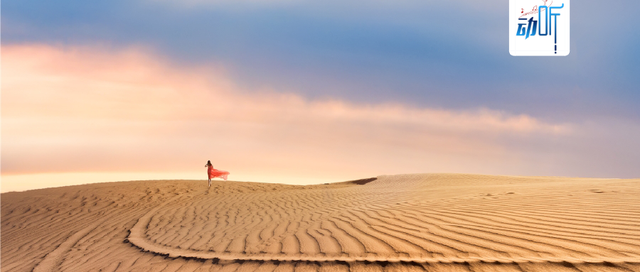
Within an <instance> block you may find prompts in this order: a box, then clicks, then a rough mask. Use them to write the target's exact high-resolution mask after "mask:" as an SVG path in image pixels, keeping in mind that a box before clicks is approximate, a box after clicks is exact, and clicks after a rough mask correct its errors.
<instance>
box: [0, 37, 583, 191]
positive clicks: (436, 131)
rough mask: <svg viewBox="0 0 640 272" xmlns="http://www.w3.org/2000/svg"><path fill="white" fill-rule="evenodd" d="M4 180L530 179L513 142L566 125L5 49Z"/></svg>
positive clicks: (109, 55)
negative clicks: (51, 175)
mask: <svg viewBox="0 0 640 272" xmlns="http://www.w3.org/2000/svg"><path fill="white" fill-rule="evenodd" d="M2 52H3V56H2V67H3V75H2V122H3V124H2V125H3V139H2V140H3V148H2V153H3V154H2V157H3V175H16V174H35V173H46V172H55V173H65V172H72V173H74V172H105V173H109V172H167V173H168V172H180V173H184V172H193V173H199V172H198V171H200V172H202V173H204V170H203V169H200V168H202V166H201V164H202V165H204V162H206V160H207V159H211V160H212V161H213V162H214V165H216V164H217V166H219V167H220V168H223V169H224V168H226V169H227V170H230V171H231V172H232V174H233V175H232V176H231V177H232V179H242V178H243V177H252V178H253V177H265V179H269V178H271V179H272V180H278V179H280V180H286V179H288V180H300V182H305V179H307V180H312V179H318V178H322V179H336V180H343V179H348V178H360V177H367V176H373V175H378V174H386V173H407V172H491V171H494V172H496V171H497V173H504V171H501V169H504V168H505V167H511V169H521V167H522V165H521V164H519V162H518V160H517V159H515V160H514V158H515V157H519V156H520V155H518V154H517V152H516V153H514V151H513V150H509V149H510V146H509V145H505V142H507V143H512V142H516V143H517V142H519V141H525V142H526V141H528V140H529V139H530V138H531V137H543V138H544V137H558V136H563V135H569V134H571V133H572V128H571V127H570V126H568V125H566V124H553V123H546V122H543V121H540V120H537V119H536V118H533V117H531V116H527V115H510V114H508V113H504V112H500V111H495V110H490V109H481V110H470V111H452V110H446V109H429V108H418V107H411V106H407V105H403V104H399V103H385V104H357V103H352V102H347V101H342V100H309V99H306V98H304V97H302V96H300V95H297V94H295V93H292V92H284V91H279V90H270V89H261V90H243V89H240V88H239V87H237V85H236V84H234V82H233V81H232V80H230V79H229V77H228V76H226V74H225V71H224V69H223V68H221V67H215V66H212V67H184V66H180V67H179V66H175V65H174V64H172V63H170V62H168V61H166V60H164V59H162V58H161V57H159V56H158V55H154V54H150V53H145V50H144V48H132V49H129V50H123V51H110V50H105V49H101V48H96V47H72V48H68V47H54V46H45V45H14V46H3V47H2Z"/></svg>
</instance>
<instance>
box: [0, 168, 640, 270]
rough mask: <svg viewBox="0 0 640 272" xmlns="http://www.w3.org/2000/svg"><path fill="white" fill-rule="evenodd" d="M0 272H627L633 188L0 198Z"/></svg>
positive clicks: (639, 210)
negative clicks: (0, 211)
mask: <svg viewBox="0 0 640 272" xmlns="http://www.w3.org/2000/svg"><path fill="white" fill-rule="evenodd" d="M1 227H2V271H640V180H638V179H636V180H628V179H627V180H623V179H578V178H557V177H512V176H485V175H462V174H414V175H394V176H379V177H377V178H375V179H374V178H372V179H366V180H361V181H357V182H343V183H335V184H329V185H313V186H293V185H280V184H263V183H248V182H232V181H229V182H224V181H218V182H214V183H213V185H212V187H211V188H207V187H206V181H136V182H118V183H102V184H92V185H82V186H70V187H62V188H53V189H43V190H34V191H28V192H20V193H5V194H2V226H1Z"/></svg>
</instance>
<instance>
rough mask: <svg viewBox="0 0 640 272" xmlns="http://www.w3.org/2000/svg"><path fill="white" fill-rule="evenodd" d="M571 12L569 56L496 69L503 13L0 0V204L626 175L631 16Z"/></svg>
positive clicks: (406, 2) (639, 132) (636, 6)
mask: <svg viewBox="0 0 640 272" xmlns="http://www.w3.org/2000/svg"><path fill="white" fill-rule="evenodd" d="M571 9H572V10H571V53H570V54H569V56H566V57H513V56H511V55H509V45H508V44H509V37H508V27H509V26H508V22H507V20H508V14H507V13H508V1H504V0H501V1H424V0H422V1H412V0H400V1H381V0H373V1H361V0H347V1H344V0H343V1H334V0H328V1H302V0H261V1H258V0H241V1H231V0H187V1H171V0H128V1H121V0H114V1H100V0H99V1H78V0H59V1H44V2H43V1H33V0H20V1H17V0H9V1H3V2H2V6H1V15H2V18H1V23H2V25H1V28H2V32H1V33H2V34H1V35H2V36H1V39H2V40H1V43H2V48H1V50H2V51H1V53H2V83H1V85H2V89H1V100H2V101H1V103H2V104H1V106H2V154H1V155H2V157H1V159H2V161H1V162H2V183H1V187H2V188H1V190H2V192H7V191H20V190H27V189H35V188H45V187H55V186H63V185H71V184H81V183H90V182H104V181H124V180H138V179H203V180H204V179H205V178H206V172H205V168H204V164H205V163H206V161H207V160H211V161H212V163H213V165H214V166H215V167H216V168H219V169H223V170H227V171H229V172H231V175H230V176H229V178H230V179H231V180H238V181H263V182H282V183H290V184H313V183H321V182H335V181H344V180H350V179H358V178H367V177H372V176H377V175H383V174H402V173H431V172H452V173H477V174H495V175H528V176H574V177H616V178H638V177H640V167H638V162H640V141H638V140H637V139H640V107H639V106H638V105H639V104H640V88H638V86H640V77H639V76H637V75H638V74H640V68H639V65H638V64H640V52H639V51H638V50H637V48H640V35H636V34H634V33H635V32H636V31H635V25H637V23H636V20H635V19H634V18H635V15H636V13H637V11H638V10H640V2H637V1H614V2H607V3H606V4H603V3H602V2H600V1H592V0H584V1H573V2H572V6H571ZM203 184H204V183H203Z"/></svg>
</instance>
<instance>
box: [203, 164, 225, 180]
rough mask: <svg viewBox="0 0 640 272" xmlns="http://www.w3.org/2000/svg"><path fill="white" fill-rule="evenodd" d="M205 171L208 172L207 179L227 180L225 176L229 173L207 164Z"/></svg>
mask: <svg viewBox="0 0 640 272" xmlns="http://www.w3.org/2000/svg"><path fill="white" fill-rule="evenodd" d="M207 173H208V174H209V179H213V178H222V179H224V180H227V176H228V175H229V172H227V171H222V170H218V169H215V168H213V166H212V165H208V166H207Z"/></svg>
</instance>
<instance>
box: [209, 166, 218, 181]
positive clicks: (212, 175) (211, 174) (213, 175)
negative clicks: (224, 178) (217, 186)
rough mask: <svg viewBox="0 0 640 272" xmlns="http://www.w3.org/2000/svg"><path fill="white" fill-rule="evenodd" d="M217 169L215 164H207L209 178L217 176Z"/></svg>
mask: <svg viewBox="0 0 640 272" xmlns="http://www.w3.org/2000/svg"><path fill="white" fill-rule="evenodd" d="M214 171H215V169H213V165H208V166H207V173H209V179H213V178H215V177H216V176H215V172H214Z"/></svg>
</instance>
